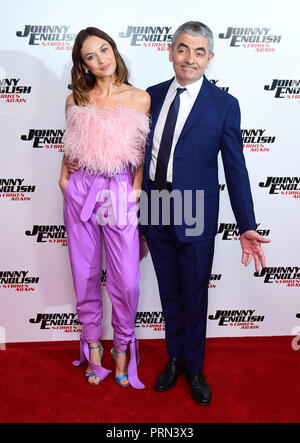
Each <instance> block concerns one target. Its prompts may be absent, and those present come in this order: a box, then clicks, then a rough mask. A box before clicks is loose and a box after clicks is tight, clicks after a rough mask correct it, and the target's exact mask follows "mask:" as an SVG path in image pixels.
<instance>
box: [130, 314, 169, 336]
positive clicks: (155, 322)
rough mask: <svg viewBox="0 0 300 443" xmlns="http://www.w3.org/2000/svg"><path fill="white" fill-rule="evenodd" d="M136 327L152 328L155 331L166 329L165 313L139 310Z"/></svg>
mask: <svg viewBox="0 0 300 443" xmlns="http://www.w3.org/2000/svg"><path fill="white" fill-rule="evenodd" d="M135 327H136V328H139V327H142V328H151V329H153V330H154V331H164V330H165V319H164V316H163V313H162V312H161V311H159V312H155V311H152V312H137V313H136V317H135Z"/></svg>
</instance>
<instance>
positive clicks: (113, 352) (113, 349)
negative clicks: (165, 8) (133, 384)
mask: <svg viewBox="0 0 300 443" xmlns="http://www.w3.org/2000/svg"><path fill="white" fill-rule="evenodd" d="M110 353H111V356H112V358H113V361H114V363H115V364H116V356H115V353H117V354H126V351H118V350H117V349H116V347H115V346H114V347H113V348H112V349H111V351H110ZM126 379H127V380H128V374H124V375H119V377H115V381H116V383H117V384H118V385H119V386H122V388H126V387H127V386H129V385H130V383H129V381H128V383H126V384H122V383H121V381H123V380H126Z"/></svg>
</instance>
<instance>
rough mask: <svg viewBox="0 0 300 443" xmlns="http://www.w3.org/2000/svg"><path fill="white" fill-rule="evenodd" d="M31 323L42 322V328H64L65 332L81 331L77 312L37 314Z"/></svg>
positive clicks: (30, 320)
mask: <svg viewBox="0 0 300 443" xmlns="http://www.w3.org/2000/svg"><path fill="white" fill-rule="evenodd" d="M29 323H32V324H36V325H38V324H40V329H43V330H45V329H64V331H65V332H81V329H80V328H79V326H80V322H79V320H78V318H77V313H69V314H67V313H63V314H41V313H39V314H37V315H36V318H31V319H29Z"/></svg>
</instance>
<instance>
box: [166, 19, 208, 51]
mask: <svg viewBox="0 0 300 443" xmlns="http://www.w3.org/2000/svg"><path fill="white" fill-rule="evenodd" d="M183 33H185V34H190V35H201V36H202V37H205V38H207V40H208V50H209V55H211V54H212V53H213V50H214V35H213V32H212V30H211V29H210V28H209V27H208V26H206V25H204V24H203V23H201V22H193V21H191V22H186V23H183V25H181V26H179V28H178V29H176V31H175V32H174V34H173V38H172V49H174V47H175V43H176V42H177V40H178V37H179V35H180V34H183Z"/></svg>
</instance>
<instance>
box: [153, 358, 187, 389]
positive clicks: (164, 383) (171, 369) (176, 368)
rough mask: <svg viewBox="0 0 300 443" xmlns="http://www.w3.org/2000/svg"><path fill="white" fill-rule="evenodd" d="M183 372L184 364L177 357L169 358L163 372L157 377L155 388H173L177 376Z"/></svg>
mask: <svg viewBox="0 0 300 443" xmlns="http://www.w3.org/2000/svg"><path fill="white" fill-rule="evenodd" d="M184 373H185V366H184V364H183V363H182V362H181V361H179V360H178V358H170V360H169V361H168V363H167V366H166V367H165V369H164V370H163V372H162V373H161V374H159V376H158V377H157V380H156V383H155V390H156V391H158V392H162V391H167V390H168V389H171V388H173V387H174V386H175V385H176V382H177V377H178V376H179V375H181V374H184Z"/></svg>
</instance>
